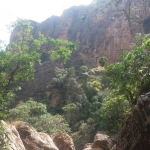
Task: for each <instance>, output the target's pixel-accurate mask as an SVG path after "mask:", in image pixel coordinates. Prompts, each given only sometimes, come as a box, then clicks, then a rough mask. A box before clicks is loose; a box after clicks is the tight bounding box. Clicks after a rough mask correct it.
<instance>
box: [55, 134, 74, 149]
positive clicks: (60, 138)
mask: <svg viewBox="0 0 150 150" xmlns="http://www.w3.org/2000/svg"><path fill="white" fill-rule="evenodd" d="M53 141H54V143H55V145H56V146H57V147H58V149H59V150H75V146H74V143H73V140H72V138H71V137H70V136H69V135H68V134H67V133H62V132H60V133H58V134H57V135H56V136H55V137H54V139H53Z"/></svg>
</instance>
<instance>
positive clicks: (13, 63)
mask: <svg viewBox="0 0 150 150" xmlns="http://www.w3.org/2000/svg"><path fill="white" fill-rule="evenodd" d="M14 27H15V29H14V31H15V33H16V38H17V39H16V41H15V42H13V43H11V44H9V45H7V46H6V50H5V49H4V46H3V43H1V44H2V46H0V48H1V49H0V118H1V119H4V118H7V106H8V105H9V103H10V101H12V100H13V98H14V96H15V95H14V91H15V90H19V89H20V87H19V86H18V87H15V86H13V85H14V84H15V83H20V82H22V81H29V80H33V79H34V72H35V69H34V64H35V62H40V49H41V46H42V45H43V44H47V43H48V44H52V46H53V48H54V50H55V52H54V51H52V53H55V56H59V57H62V58H63V61H64V62H66V61H67V59H69V56H70V55H71V52H72V50H73V48H75V45H74V43H73V42H70V41H68V42H67V41H64V40H54V39H51V38H45V37H44V35H43V34H41V33H39V34H38V36H37V37H36V38H34V37H33V36H32V34H31V32H32V26H31V24H30V22H29V21H27V20H22V19H19V20H18V21H17V22H16V23H15V24H14ZM62 47H63V48H62ZM59 57H57V58H59Z"/></svg>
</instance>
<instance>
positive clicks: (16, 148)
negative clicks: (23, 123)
mask: <svg viewBox="0 0 150 150" xmlns="http://www.w3.org/2000/svg"><path fill="white" fill-rule="evenodd" d="M1 123H2V125H3V126H4V128H5V131H6V134H7V136H4V138H6V137H8V139H6V142H7V141H8V143H7V144H8V145H9V150H26V149H25V147H24V145H23V142H22V140H21V138H20V135H19V133H18V131H17V130H16V128H15V126H13V125H8V124H7V123H6V122H4V121H1ZM1 149H2V148H1Z"/></svg>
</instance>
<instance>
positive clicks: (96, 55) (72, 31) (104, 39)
mask: <svg viewBox="0 0 150 150" xmlns="http://www.w3.org/2000/svg"><path fill="white" fill-rule="evenodd" d="M109 9H111V8H109ZM106 12H107V13H104V14H103V15H102V16H99V15H100V13H99V12H98V11H97V8H96V5H95V4H91V5H88V6H73V7H71V8H69V9H67V10H65V11H64V12H63V14H62V16H61V17H57V16H52V17H50V18H48V19H47V20H45V21H43V22H41V23H37V22H34V21H31V23H32V25H33V27H34V29H33V35H34V36H35V37H36V35H37V34H38V32H39V31H40V32H41V33H43V34H44V35H45V36H46V37H52V38H60V39H67V40H71V41H75V42H79V45H78V48H77V50H76V51H74V52H73V54H72V56H71V58H70V60H69V61H68V62H67V63H66V65H65V66H64V67H72V66H74V67H75V68H78V67H80V66H81V65H86V66H88V67H91V68H92V67H97V66H98V65H99V60H100V58H101V57H102V56H107V57H108V62H109V63H112V62H115V61H116V60H117V57H118V54H120V52H121V51H122V50H129V47H130V43H131V35H130V31H129V27H128V22H127V19H125V16H124V14H123V13H116V14H115V15H112V12H111V11H107V10H106ZM83 18H84V19H83ZM148 22H149V21H146V23H145V27H146V31H147V30H148V29H147V27H148V25H147V24H148ZM15 39H16V35H15V31H14V32H13V33H12V34H11V37H10V42H13V41H15ZM48 49H49V47H47V46H44V47H43V48H42V50H41V51H42V55H41V60H42V64H41V65H38V64H37V65H36V73H35V81H34V82H30V83H27V84H25V86H22V90H23V91H24V92H21V95H20V98H21V99H26V98H27V97H35V96H36V98H38V99H40V98H42V97H44V93H46V86H47V85H48V84H49V83H50V81H51V78H52V77H53V72H54V67H55V66H61V64H60V62H59V61H52V60H51V59H50V58H49V57H48V56H47V54H46V53H45V52H46V51H47V50H48Z"/></svg>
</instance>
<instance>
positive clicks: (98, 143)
mask: <svg viewBox="0 0 150 150" xmlns="http://www.w3.org/2000/svg"><path fill="white" fill-rule="evenodd" d="M111 147H112V140H111V138H110V137H109V136H108V135H105V134H101V133H97V134H96V135H95V137H94V142H93V145H92V148H101V149H102V150H110V148H111Z"/></svg>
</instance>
